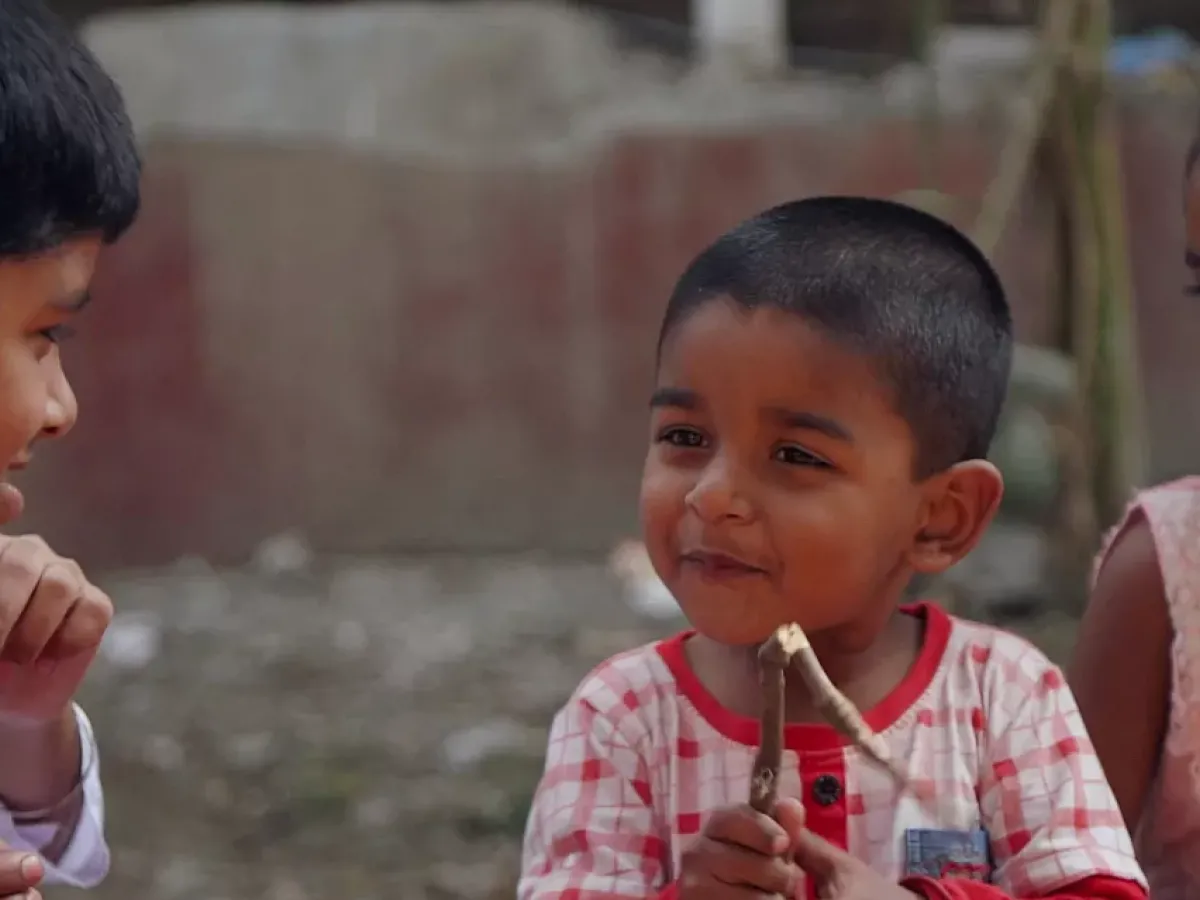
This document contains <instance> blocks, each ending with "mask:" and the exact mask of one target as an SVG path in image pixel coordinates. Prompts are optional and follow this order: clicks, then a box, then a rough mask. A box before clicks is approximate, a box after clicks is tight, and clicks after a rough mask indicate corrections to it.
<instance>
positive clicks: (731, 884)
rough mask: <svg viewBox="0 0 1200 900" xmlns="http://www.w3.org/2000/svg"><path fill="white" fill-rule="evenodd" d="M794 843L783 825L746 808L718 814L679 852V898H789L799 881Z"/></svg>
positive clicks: (741, 899) (690, 899) (707, 899)
mask: <svg viewBox="0 0 1200 900" xmlns="http://www.w3.org/2000/svg"><path fill="white" fill-rule="evenodd" d="M780 805H781V806H782V805H783V804H782V803H781V804H780ZM797 805H798V804H797ZM800 815H801V816H803V812H801V813H800ZM801 821H802V820H801ZM792 844H793V839H792V838H791V837H789V834H788V830H785V828H784V826H782V825H780V824H779V823H778V822H775V821H774V820H772V819H770V818H768V817H767V816H764V815H762V814H761V813H757V812H755V811H754V810H752V809H751V808H750V807H749V806H733V807H728V808H726V809H720V810H717V811H716V812H715V813H713V814H712V816H710V817H709V820H708V822H707V824H706V825H705V827H704V832H703V833H702V834H701V835H700V837H699V838H698V839H697V840H696V841H695V842H694V843H693V844H692V845H691V847H689V848H688V849H687V850H685V851H684V853H683V860H682V864H681V871H680V877H679V900H755V898H764V900H765V898H768V897H771V898H775V897H788V898H790V897H791V896H792V894H793V893H794V891H795V889H796V885H797V883H798V879H799V877H800V873H799V869H798V867H797V866H796V865H795V864H794V863H793V862H791V861H790V859H789V853H788V851H789V849H791V847H792Z"/></svg>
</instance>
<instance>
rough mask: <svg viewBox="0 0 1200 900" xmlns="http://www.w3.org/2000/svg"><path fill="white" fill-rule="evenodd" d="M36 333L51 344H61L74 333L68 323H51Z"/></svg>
mask: <svg viewBox="0 0 1200 900" xmlns="http://www.w3.org/2000/svg"><path fill="white" fill-rule="evenodd" d="M38 334H39V335H41V336H42V337H44V338H45V339H46V340H48V341H49V342H50V343H52V344H61V343H62V342H63V341H65V340H67V339H68V338H70V337H73V336H74V335H75V329H74V328H72V327H71V326H70V325H52V326H51V327H49V328H43V329H42V330H41V331H39V332H38Z"/></svg>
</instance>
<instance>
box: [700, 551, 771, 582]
mask: <svg viewBox="0 0 1200 900" xmlns="http://www.w3.org/2000/svg"><path fill="white" fill-rule="evenodd" d="M682 560H683V564H684V565H685V566H689V567H692V568H695V569H696V570H698V571H699V572H700V574H701V575H703V576H705V577H707V578H745V577H747V576H752V575H765V574H766V572H765V571H764V570H763V569H761V568H759V567H758V566H755V565H752V564H750V563H748V562H746V561H745V560H744V559H740V558H738V557H736V556H731V555H730V554H728V553H724V552H722V551H719V550H689V551H688V552H687V553H685V554H683V557H682Z"/></svg>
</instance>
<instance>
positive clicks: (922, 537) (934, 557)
mask: <svg viewBox="0 0 1200 900" xmlns="http://www.w3.org/2000/svg"><path fill="white" fill-rule="evenodd" d="M922 489H923V491H924V492H925V516H924V522H923V524H922V526H921V529H920V531H918V532H917V536H916V540H915V541H914V542H913V548H912V556H911V562H912V567H913V569H914V570H916V571H917V572H923V573H926V574H931V575H932V574H937V573H939V572H944V571H945V570H946V569H949V568H950V567H951V566H952V565H954V564H955V563H956V562H958V561H959V560H960V559H962V558H963V557H964V556H966V555H967V554H968V553H970V552H971V551H972V550H973V549H974V548H975V545H976V544H978V543H979V539H980V538H981V537H982V536H983V532H984V530H985V529H986V528H987V527H988V525H989V524H990V523H991V521H992V517H993V516H995V515H996V510H997V508H998V507H999V506H1000V498H1001V497H1003V496H1004V478H1003V476H1001V474H1000V470H999V469H997V468H996V467H995V466H994V465H992V464H991V463H990V462H987V461H986V460H982V459H972V460H968V461H967V462H961V463H958V464H956V465H954V466H951V467H950V468H949V469H947V470H946V471H944V472H939V473H938V474H937V475H934V476H933V477H931V478H930V479H928V480H927V481H926V482H925V484H924V485H923V486H922Z"/></svg>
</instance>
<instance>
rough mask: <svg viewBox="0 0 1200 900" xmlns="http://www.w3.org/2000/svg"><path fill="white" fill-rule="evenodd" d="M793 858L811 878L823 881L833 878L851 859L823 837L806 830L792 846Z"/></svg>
mask: <svg viewBox="0 0 1200 900" xmlns="http://www.w3.org/2000/svg"><path fill="white" fill-rule="evenodd" d="M792 858H793V859H794V860H795V861H796V865H798V866H799V867H800V868H801V869H803V870H804V871H805V872H807V873H808V875H809V877H811V878H815V879H817V880H818V881H823V880H825V879H828V878H830V877H832V876H833V874H834V872H836V871H837V869H838V867H839V866H841V865H842V864H843V862H845V860H846V859H848V858H849V857H847V855H846V854H845V853H843V852H842V851H841V850H839V849H838V848H837V847H835V846H833V844H831V843H829V841H827V840H825V839H824V838H823V837H819V836H818V835H815V834H813V833H812V832H811V831H809V830H808V829H804V830H802V831H801V832H800V833H799V834H798V835H796V840H795V842H794V843H793V844H792Z"/></svg>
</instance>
